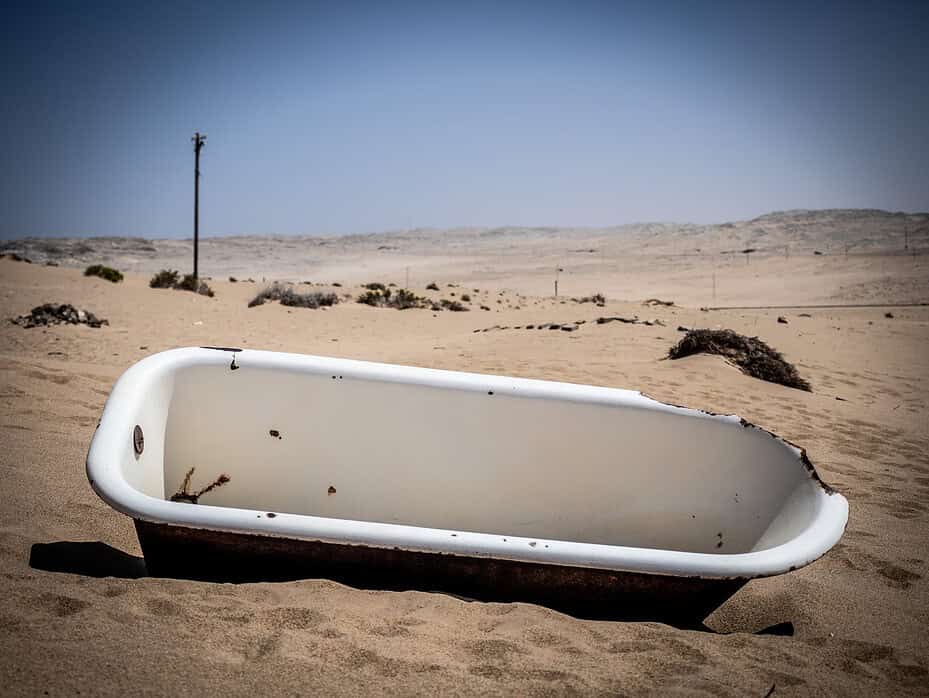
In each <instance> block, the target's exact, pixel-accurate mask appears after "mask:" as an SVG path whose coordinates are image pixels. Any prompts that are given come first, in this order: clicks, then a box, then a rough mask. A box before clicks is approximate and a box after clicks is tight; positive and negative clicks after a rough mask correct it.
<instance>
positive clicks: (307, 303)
mask: <svg viewBox="0 0 929 698" xmlns="http://www.w3.org/2000/svg"><path fill="white" fill-rule="evenodd" d="M270 301H280V304H281V305H286V306H289V307H293V308H311V309H313V310H315V309H316V308H321V307H328V306H333V305H335V304H336V303H338V302H339V297H338V296H337V295H336V294H334V293H322V292H320V291H312V292H310V293H298V292H297V291H294V289H293V288H291V287H290V286H284V285H282V284H278V283H274V284H271V285H270V286H268V287H267V288H265V289H263V290H261V291H260V292H259V293H258V295H256V296H255V297H254V298H252V299H251V300H250V301H249V302H248V307H249V308H254V307H255V306H258V305H264V304H265V303H268V302H270Z"/></svg>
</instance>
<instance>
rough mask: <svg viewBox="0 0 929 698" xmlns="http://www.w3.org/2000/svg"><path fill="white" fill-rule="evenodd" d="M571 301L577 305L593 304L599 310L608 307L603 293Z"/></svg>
mask: <svg viewBox="0 0 929 698" xmlns="http://www.w3.org/2000/svg"><path fill="white" fill-rule="evenodd" d="M571 300H572V301H574V302H575V303H593V304H594V305H596V306H597V307H598V308H602V307H603V306H605V305H606V296H604V295H603V294H602V293H595V294H594V295H592V296H582V297H581V298H572V299H571Z"/></svg>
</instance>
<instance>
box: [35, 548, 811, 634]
mask: <svg viewBox="0 0 929 698" xmlns="http://www.w3.org/2000/svg"><path fill="white" fill-rule="evenodd" d="M173 543H175V545H172V546H171V550H157V548H160V546H158V545H153V541H152V540H151V538H148V547H149V550H148V551H147V552H148V554H149V556H150V558H151V560H150V562H149V565H148V566H147V565H146V561H145V559H143V558H141V557H136V556H135V555H130V554H128V553H125V552H123V551H121V550H118V549H116V548H113V547H112V546H109V545H107V544H106V543H102V542H99V541H98V542H69V541H60V542H56V543H36V544H34V545H33V546H32V549H31V551H30V556H29V565H30V566H31V567H32V568H34V569H39V570H44V571H47V572H65V573H69V574H80V575H84V576H88V577H117V578H122V579H140V578H143V577H149V576H152V577H161V578H172V579H185V580H193V581H209V582H221V583H252V582H287V581H299V580H306V579H329V580H332V581H336V582H339V583H341V584H345V585H347V586H350V587H353V588H356V589H364V590H372V591H424V592H432V593H441V594H445V595H448V596H452V597H454V598H456V599H459V600H462V601H478V602H495V603H511V602H523V603H532V604H536V605H539V606H544V607H546V608H550V609H552V610H555V611H558V612H561V613H566V614H568V615H570V616H574V617H576V618H584V619H590V620H613V621H658V622H662V623H667V624H669V625H673V626H675V627H678V628H681V629H687V630H700V631H706V632H715V631H713V630H712V629H710V628H708V627H707V626H706V625H704V623H703V621H704V619H705V618H706V617H707V616H708V615H709V614H710V613H712V611H713V610H714V609H715V608H717V607H718V606H720V605H721V604H722V603H724V602H725V601H726V600H727V599H728V598H730V597H731V596H732V595H733V594H734V593H735V592H736V591H738V589H739V588H740V587H741V586H742V583H741V582H737V581H731V580H730V581H728V582H727V583H724V584H718V583H717V584H705V583H701V582H705V581H706V580H693V579H691V580H686V579H681V580H678V579H676V578H666V580H664V583H663V584H655V580H653V579H648V580H645V582H644V583H640V582H641V580H633V581H634V586H632V587H630V586H629V581H630V580H629V579H623V580H615V581H617V582H622V584H620V585H619V587H618V588H612V589H609V590H607V589H605V588H604V587H590V586H585V585H589V584H590V581H589V579H585V580H583V583H582V584H581V585H580V586H578V585H577V584H574V585H573V586H572V580H571V579H567V580H565V579H554V580H553V579H551V578H549V577H547V576H545V575H547V574H548V573H549V572H550V570H538V569H534V568H530V569H522V568H519V567H510V566H507V567H505V568H494V567H492V566H491V567H486V566H485V567H484V569H482V570H481V571H480V573H479V574H474V573H473V572H474V570H470V569H463V568H455V567H454V561H452V560H448V559H446V560H443V561H442V564H441V565H433V564H431V560H428V559H427V562H426V564H425V565H424V564H423V560H418V559H417V558H415V557H413V558H410V557H409V554H408V553H407V554H405V555H404V556H403V557H402V558H401V559H402V560H404V561H408V562H409V561H412V563H413V564H414V565H416V567H415V568H413V569H411V568H410V567H409V566H406V567H405V568H404V567H403V566H402V565H401V566H400V567H399V568H398V567H397V566H396V565H387V566H385V565H383V564H377V563H383V562H384V560H377V561H375V560H363V559H362V560H356V559H349V560H345V559H341V560H339V559H332V558H331V557H330V558H329V559H319V558H318V557H317V558H315V559H310V560H306V559H305V558H302V559H297V558H293V557H291V558H288V557H287V556H283V557H282V556H281V555H280V554H278V555H275V556H264V555H260V554H254V553H255V551H254V550H251V551H242V550H237V551H231V550H228V549H225V550H223V549H217V548H213V546H202V545H197V546H195V547H194V548H192V549H191V548H188V547H187V546H183V545H181V546H178V545H176V543H177V541H173ZM152 547H154V548H156V550H152V549H151V548H152ZM210 548H213V549H212V550H211V549H210ZM243 552H245V553H248V552H251V553H252V554H251V555H249V554H244V555H243ZM162 553H164V554H162ZM232 553H237V554H232ZM278 553H280V551H278ZM450 562H451V563H453V564H452V566H451V567H449V563H450ZM539 575H542V576H539ZM604 581H605V582H607V583H609V582H610V581H612V580H610V579H606V580H604ZM659 581H661V580H659ZM553 582H558V583H559V584H553ZM565 582H567V583H568V585H567V587H566V586H565ZM669 584H670V586H668V585H669ZM604 591H611V592H612V593H611V594H610V595H608V596H604ZM792 630H793V628H792V626H791V627H790V632H784V630H783V629H782V628H774V627H772V628H770V629H768V628H766V629H764V630H762V631H760V632H761V633H768V634H778V635H780V634H792Z"/></svg>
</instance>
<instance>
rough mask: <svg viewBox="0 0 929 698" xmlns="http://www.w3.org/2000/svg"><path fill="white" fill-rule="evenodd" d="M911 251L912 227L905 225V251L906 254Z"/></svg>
mask: <svg viewBox="0 0 929 698" xmlns="http://www.w3.org/2000/svg"><path fill="white" fill-rule="evenodd" d="M908 249H910V225H909V223H904V224H903V251H904V252H906V251H907V250H908Z"/></svg>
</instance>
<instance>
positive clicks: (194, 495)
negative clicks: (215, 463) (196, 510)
mask: <svg viewBox="0 0 929 698" xmlns="http://www.w3.org/2000/svg"><path fill="white" fill-rule="evenodd" d="M194 470H196V468H191V469H190V470H188V471H187V475H185V476H184V482H183V483H182V484H181V488H180V489H179V490H178V491H177V492H175V493H174V494H172V495H171V501H172V502H186V503H188V504H198V503H199V499H200V497H202V496H203V495H205V494H206V493H207V492H210V491H211V490H214V489H216V488H217V487H222V486H223V485H225V484H226V483H227V482H229V476H228V475H226V474H225V473H222V474H221V475H220V476H219V477H218V478H216V479H215V480H213V482H211V483H210V484H209V485H207V486H206V487H204V488H203V489H202V490H199V491H197V492H191V491H190V478H192V477H193V474H194Z"/></svg>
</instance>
